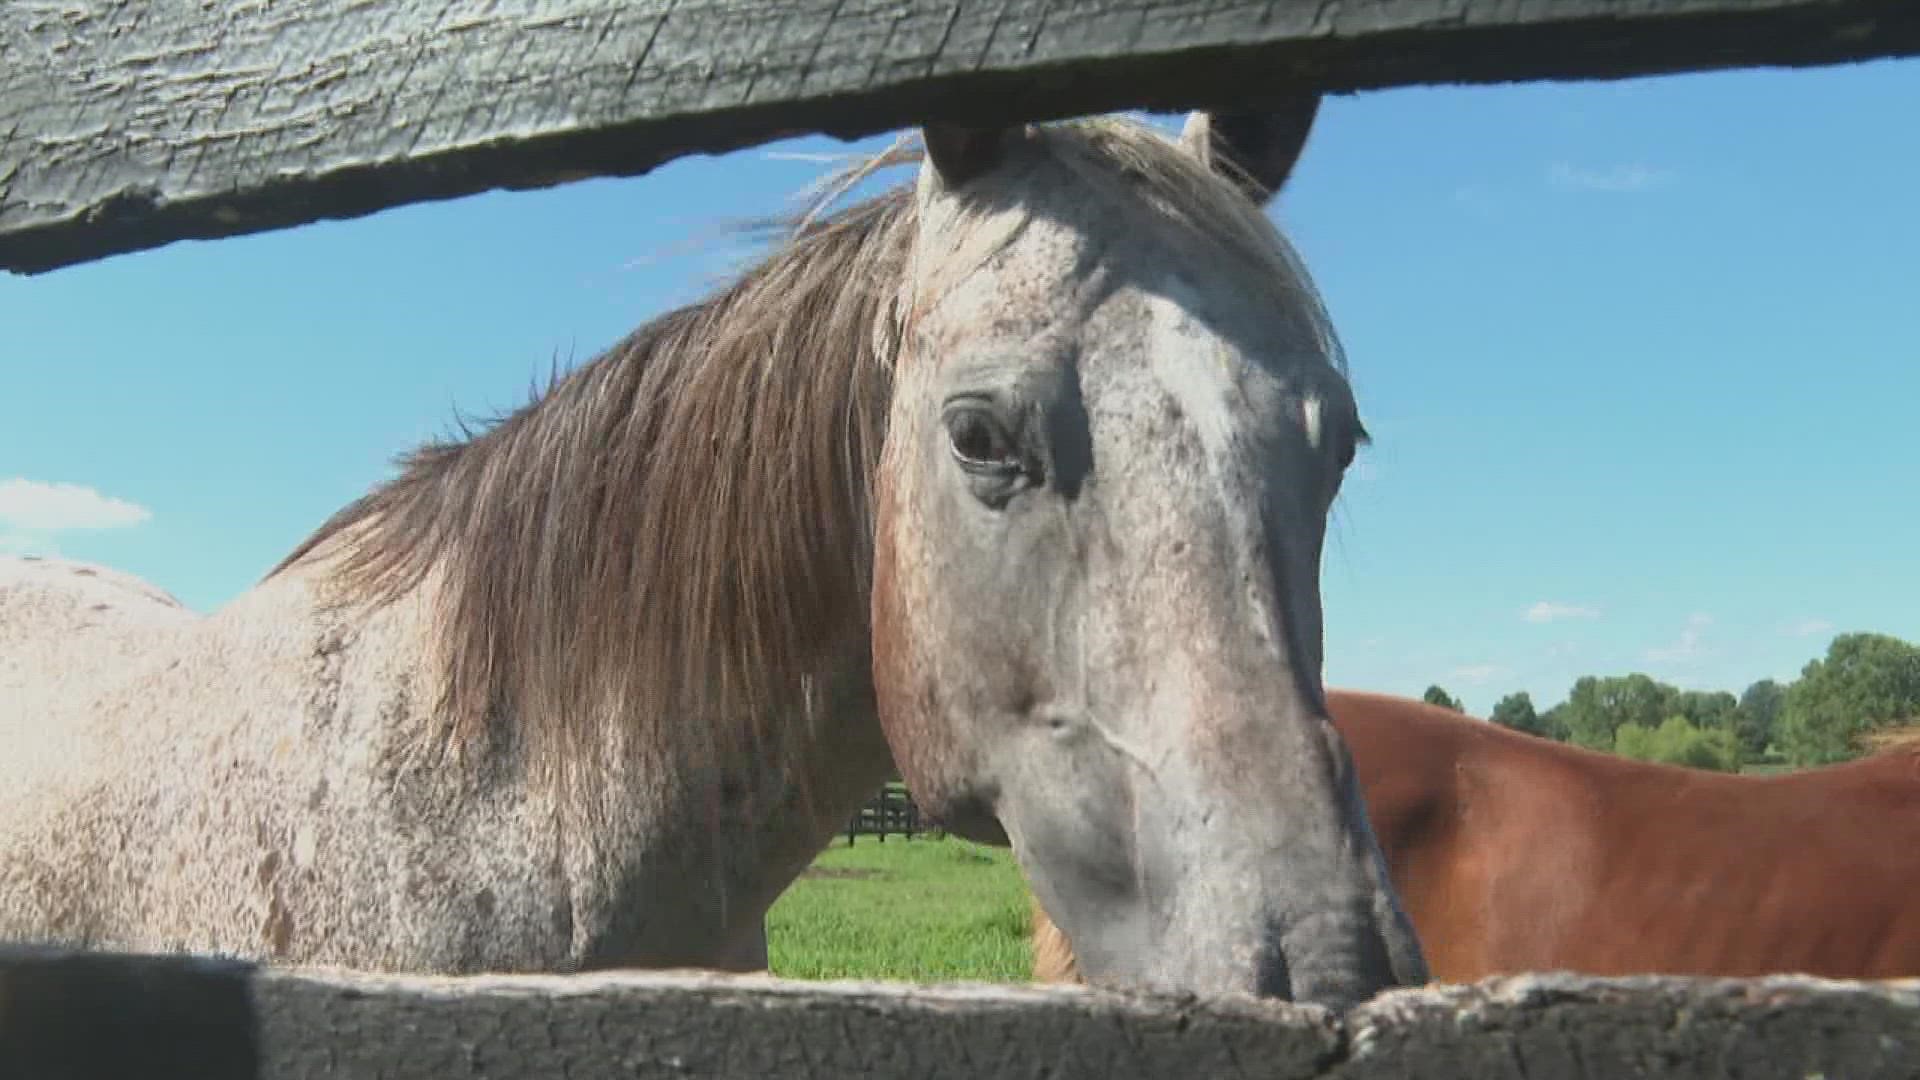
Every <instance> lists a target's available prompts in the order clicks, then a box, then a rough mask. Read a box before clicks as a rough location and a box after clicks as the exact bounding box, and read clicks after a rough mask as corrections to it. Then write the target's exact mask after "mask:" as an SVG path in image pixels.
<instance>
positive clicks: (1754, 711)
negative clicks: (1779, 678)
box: [1733, 679, 1787, 761]
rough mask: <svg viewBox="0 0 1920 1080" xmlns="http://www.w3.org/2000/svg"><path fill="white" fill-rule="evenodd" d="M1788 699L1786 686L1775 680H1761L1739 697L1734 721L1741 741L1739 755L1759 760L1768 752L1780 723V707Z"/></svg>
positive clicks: (1735, 734)
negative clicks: (1768, 745) (1768, 746)
mask: <svg viewBox="0 0 1920 1080" xmlns="http://www.w3.org/2000/svg"><path fill="white" fill-rule="evenodd" d="M1786 699H1787V690H1786V687H1784V686H1781V685H1780V684H1779V683H1777V682H1774V681H1773V680H1772V679H1761V680H1760V681H1759V682H1757V683H1754V684H1753V685H1752V686H1749V687H1747V689H1746V691H1745V692H1744V693H1742V694H1741V695H1740V705H1739V711H1738V714H1737V715H1736V716H1735V717H1734V721H1733V734H1734V737H1735V738H1736V739H1738V740H1740V752H1741V753H1742V754H1744V755H1745V756H1746V758H1747V760H1748V761H1757V760H1759V759H1760V758H1761V757H1764V756H1765V755H1766V752H1767V744H1768V743H1771V742H1772V741H1773V739H1774V734H1773V733H1774V728H1775V727H1776V726H1777V725H1778V723H1779V720H1780V706H1781V705H1782V704H1783V703H1784V702H1785V701H1786Z"/></svg>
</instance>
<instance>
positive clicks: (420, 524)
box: [268, 191, 911, 762]
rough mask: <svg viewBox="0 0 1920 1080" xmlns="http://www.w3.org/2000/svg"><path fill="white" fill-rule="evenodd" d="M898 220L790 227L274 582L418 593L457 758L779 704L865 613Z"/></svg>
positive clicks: (341, 521)
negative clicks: (494, 734)
mask: <svg viewBox="0 0 1920 1080" xmlns="http://www.w3.org/2000/svg"><path fill="white" fill-rule="evenodd" d="M910 206H911V204H910V201H909V198H908V196H907V194H906V193H904V192H899V191H896V192H893V193H890V194H888V195H884V196H882V197H880V198H878V199H874V200H871V201H868V202H864V203H861V204H858V205H855V206H853V207H850V208H848V209H846V210H844V211H841V212H840V213H838V214H836V215H834V216H831V217H827V218H824V219H822V220H819V221H817V222H812V223H808V224H807V225H806V226H805V227H804V228H803V229H801V230H799V232H798V235H796V236H795V237H794V238H793V239H792V241H791V242H790V243H788V244H786V245H784V246H782V247H780V248H778V249H777V250H776V251H775V252H774V253H773V254H772V255H771V256H770V257H768V258H767V259H766V260H765V261H763V262H761V263H760V264H759V265H757V266H755V267H753V268H752V269H750V270H748V271H747V272H746V273H745V274H744V275H743V276H742V277H741V278H740V279H739V280H738V281H737V282H735V283H734V284H733V285H731V286H730V287H728V288H726V289H724V290H723V291H721V292H720V293H719V294H717V295H715V296H713V297H711V298H709V299H707V300H704V301H702V302H700V303H697V304H693V305H690V306H688V307H684V308H681V309H679V310H677V311H673V312H670V313H668V314H666V315H663V316H661V317H659V318H657V319H655V320H653V321H651V322H649V323H647V324H646V325H645V326H642V327H641V328H639V329H638V330H636V331H635V332H634V333H633V334H632V335H630V336H629V337H628V338H627V339H626V340H624V341H622V342H621V343H619V344H618V345H615V346H613V347H612V348H610V349H609V350H607V351H606V352H605V353H603V354H602V355H600V356H599V357H597V358H595V359H594V360H592V361H590V362H588V363H587V364H585V365H583V366H582V367H580V368H579V369H577V370H575V371H573V372H571V373H569V374H567V375H565V376H563V377H560V378H558V379H556V380H554V382H553V384H552V385H551V386H550V387H549V388H548V389H547V390H546V391H545V392H544V393H542V394H541V395H539V397H538V398H537V399H536V400H534V401H532V402H530V403H529V404H527V405H525V406H523V407H521V408H520V409H518V410H517V411H515V412H513V413H511V414H510V415H507V416H505V417H503V418H501V419H500V420H499V421H497V422H496V423H494V424H492V425H491V426H489V427H487V428H486V429H485V430H483V431H481V432H479V433H477V434H474V433H469V432H463V434H464V435H465V437H464V438H462V439H459V440H456V441H446V442H436V443H430V444H428V445H425V446H423V447H421V448H419V449H416V450H414V451H413V452H411V453H409V454H407V455H406V456H405V457H403V458H402V459H401V461H400V474H399V475H398V476H397V477H395V478H394V479H392V480H390V481H388V482H386V483H384V484H382V485H381V486H379V487H378V488H376V489H375V490H374V491H372V492H371V493H369V494H368V495H366V496H365V497H363V498H361V499H359V500H358V501H356V502H354V503H352V504H350V505H348V506H347V507H345V508H343V509H342V510H340V511H339V512H338V513H336V514H335V515H334V516H333V517H332V518H331V519H329V520H328V521H327V522H326V523H325V524H323V525H322V526H321V527H320V528H319V530H318V531H316V532H315V533H314V534H313V535H312V536H311V537H310V538H308V539H307V540H306V541H305V542H304V543H302V544H301V545H300V546H299V547H298V548H297V549H295V550H294V552H293V553H292V554H290V555H289V556H287V558H286V559H285V560H283V561H282V562H281V563H280V565H279V566H277V567H275V568H274V570H273V571H272V572H271V573H270V574H269V575H268V576H270V577H271V576H272V575H273V574H278V573H280V572H282V571H283V570H285V569H287V568H288V567H290V566H292V565H294V564H296V563H298V562H300V561H301V560H303V559H306V558H308V557H309V556H316V555H325V554H331V553H332V552H331V551H330V550H329V549H330V548H333V547H334V546H335V545H330V544H329V541H334V540H338V541H340V543H339V544H338V545H337V548H338V551H337V561H336V562H335V563H334V579H335V581H337V582H338V583H339V584H340V585H342V586H344V587H345V589H346V591H347V593H348V594H349V596H350V597H351V598H353V599H359V600H363V601H371V602H376V603H378V602H388V601H392V600H394V599H395V598H397V597H399V596H401V595H403V594H405V593H407V592H409V591H410V590H412V589H415V588H417V587H419V586H421V585H422V584H426V583H429V582H430V581H435V582H437V583H438V584H439V585H440V596H439V604H438V607H437V611H436V614H437V616H438V619H439V626H440V631H441V634H442V640H443V642H444V643H445V644H444V646H443V648H444V651H445V660H444V663H445V665H446V670H445V673H444V680H445V681H444V685H443V694H444V698H443V701H442V707H443V715H444V717H445V724H446V727H447V730H445V731H443V732H441V733H440V734H441V735H442V737H444V738H446V739H447V740H449V741H450V742H451V743H452V744H453V745H455V746H458V745H461V744H465V743H467V742H470V741H471V740H473V739H474V738H476V737H479V736H481V735H482V734H483V733H484V732H485V730H486V727H487V725H488V723H489V719H490V718H492V717H494V716H497V715H498V713H499V712H500V711H502V710H505V711H509V712H510V713H511V714H512V715H515V716H522V717H527V716H537V717H541V718H542V720H541V722H540V723H538V724H525V725H514V726H515V727H516V728H520V729H521V730H522V731H523V733H524V734H525V735H529V736H535V737H538V736H539V735H540V734H541V733H542V732H545V733H548V734H551V735H553V736H555V737H557V738H560V739H562V740H565V741H569V742H570V741H572V740H573V739H575V738H578V737H579V736H582V735H584V734H586V733H588V732H591V731H596V730H599V724H598V721H599V720H600V719H601V717H600V716H598V715H589V712H592V713H602V714H603V715H604V712H612V711H621V712H637V713H638V714H640V715H649V716H659V717H662V718H663V719H664V718H665V717H668V716H671V715H674V714H675V713H676V712H678V711H683V710H687V709H695V710H700V711H704V712H707V713H709V714H729V713H736V712H744V713H748V714H752V713H757V712H759V711H762V710H764V709H765V708H766V707H767V706H768V705H769V704H784V703H797V701H798V700H799V691H800V690H801V686H800V682H801V679H802V677H803V676H804V675H805V674H806V673H807V672H808V671H809V670H810V667H809V665H810V661H812V660H814V659H815V657H816V656H817V655H818V654H820V653H823V652H826V651H827V650H829V649H830V648H831V647H832V644H833V643H832V642H829V641H825V640H822V635H820V634H818V633H816V632H815V628H817V627H839V626H846V625H850V624H854V625H857V624H860V623H862V622H864V620H865V618H866V613H865V603H866V588H867V580H868V578H869V576H870V571H869V566H870V563H871V555H870V537H869V535H868V532H869V529H868V523H867V518H868V513H867V500H868V483H869V479H870V476H871V473H872V471H873V468H874V464H875V460H876V458H877V455H878V453H879V448H880V444H881V439H882V433H883V429H884V425H885V419H886V409H887V405H888V395H889V379H890V377H891V373H890V371H889V370H888V368H887V366H886V365H885V364H884V363H883V362H882V361H881V358H880V357H878V356H876V354H875V348H874V327H875V325H876V324H877V323H878V322H879V320H880V312H881V304H882V303H884V302H886V301H887V300H888V299H890V296H891V289H892V288H893V287H894V285H895V283H896V282H897V281H898V279H899V277H900V273H901V271H900V269H899V266H898V264H899V262H900V260H901V258H902V255H903V252H904V251H905V248H906V244H907V243H908V241H909V238H910V230H909V229H907V228H906V227H905V226H906V225H907V224H908V223H909V210H910ZM809 509H811V511H812V512H808V511H809ZM587 702H591V703H593V705H594V706H595V707H594V708H592V709H591V710H589V709H588V708H586V707H583V703H587ZM603 711H604V712H603ZM706 726H710V725H706ZM529 751H530V752H533V753H535V754H539V755H540V756H541V757H543V758H544V760H547V761H549V762H553V761H563V760H572V757H571V753H570V748H569V747H566V746H546V747H529ZM541 751H546V752H547V753H546V754H541Z"/></svg>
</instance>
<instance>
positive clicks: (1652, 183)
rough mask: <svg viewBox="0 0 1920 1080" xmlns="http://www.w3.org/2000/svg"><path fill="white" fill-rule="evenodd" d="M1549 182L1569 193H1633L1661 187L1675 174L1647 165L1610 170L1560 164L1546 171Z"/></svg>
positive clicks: (1617, 167)
mask: <svg viewBox="0 0 1920 1080" xmlns="http://www.w3.org/2000/svg"><path fill="white" fill-rule="evenodd" d="M1547 179H1548V180H1549V181H1551V182H1552V183H1553V186H1555V187H1557V188H1561V189H1564V190H1567V191H1600V192H1606V193H1609V194H1631V193H1633V192H1639V191H1651V190H1652V189H1654V188H1656V187H1660V186H1661V185H1663V184H1665V183H1667V182H1668V181H1669V180H1671V179H1673V174H1672V173H1670V172H1668V171H1666V170H1665V169H1656V168H1653V167H1651V166H1647V165H1615V166H1613V167H1612V168H1610V169H1584V168H1581V167H1580V166H1578V165H1569V164H1567V163H1566V162H1564V161H1559V162H1555V163H1554V164H1553V167H1552V168H1550V169H1548V170H1547Z"/></svg>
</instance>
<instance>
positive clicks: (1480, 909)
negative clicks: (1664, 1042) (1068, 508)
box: [1032, 690, 1920, 983]
mask: <svg viewBox="0 0 1920 1080" xmlns="http://www.w3.org/2000/svg"><path fill="white" fill-rule="evenodd" d="M1327 704H1328V705H1329V706H1330V709H1331V712H1332V714H1333V720H1334V724H1335V726H1336V727H1337V728H1339V730H1340V734H1341V735H1342V736H1343V737H1344V738H1345V740H1346V742H1347V745H1348V747H1349V748H1350V749H1351V751H1352V754H1353V761H1354V766H1355V768H1356V770H1357V771H1358V774H1359V779H1360V787H1361V790H1362V792H1363V796H1364V798H1365V800H1366V804H1367V810H1368V815H1369V817H1370V818H1371V819H1372V823H1373V828H1374V832H1375V834H1376V836H1377V837H1378V838H1379V841H1380V845H1381V847H1382V849H1383V850H1384V851H1385V852H1386V856H1387V863H1388V866H1389V869H1390V872H1391V875H1392V879H1393V883H1394V886H1395V887H1396V888H1397V890H1398V892H1399V896H1400V898H1401V899H1402V901H1403V902H1404V903H1405V904H1406V906H1407V910H1408V913H1409V914H1410V915H1411V916H1412V918H1413V924H1414V929H1415V931H1416V932H1417V933H1418V934H1419V935H1420V939H1421V942H1422V944H1423V946H1424V949H1425V955H1426V957H1427V960H1428V963H1429V964H1430V965H1431V972H1432V975H1433V977H1434V978H1435V979H1436V980H1438V981H1442V982H1450V983H1466V982H1475V981H1478V980H1480V979H1484V978H1487V977H1489V976H1494V975H1511V974H1517V973H1520V972H1527V971H1550V970H1563V971H1573V972H1579V973H1583V974H1590V975H1602V976H1605V975H1633V974H1670V975H1702V976H1730V977H1755V976H1761V975H1772V974H1792V973H1799V974H1807V975H1816V976H1825V977H1828V978H1835V979H1882V978H1895V977H1907V976H1914V975H1920V907H1916V906H1915V905H1914V897H1915V896H1920V739H1915V738H1911V737H1909V738H1907V739H1904V740H1901V741H1898V742H1895V743H1893V744H1891V745H1889V746H1886V747H1884V748H1882V749H1881V750H1879V751H1878V752H1876V753H1873V754H1871V755H1869V756H1867V757H1863V758H1860V759H1858V760H1855V761H1851V762H1847V763H1844V764H1839V765H1831V766H1826V767H1822V768H1816V769H1807V770H1803V771H1798V772H1790V773H1783V774H1779V775H1774V776H1744V775H1736V774H1728V773H1716V772H1708V771H1705V770H1697V769H1687V768H1681V767H1678V766H1671V765H1660V764H1650V763H1647V762H1641V761H1634V760H1632V759H1629V758H1623V757H1618V756H1615V755H1612V754H1603V753H1600V752H1597V751H1593V750H1587V749H1584V748H1581V747H1577V746H1570V745H1567V744H1564V743H1559V742H1554V741H1552V740H1550V739H1545V738H1541V737H1539V736H1535V735H1530V734H1526V733H1524V732H1518V731H1514V730H1512V729H1509V728H1505V727H1502V726H1500V725H1497V724H1491V723H1486V722H1484V721H1480V720H1475V719H1472V718H1469V717H1465V716H1462V715H1460V714H1459V713H1456V712H1453V711H1452V710H1450V709H1445V708H1439V707H1436V706H1432V705H1428V704H1425V703H1423V702H1419V701H1412V700H1408V699H1406V698H1400V697H1392V696H1387V695H1382V694H1368V693H1356V692H1353V691H1346V690H1329V691H1328V693H1327ZM1032 944H1033V952H1034V974H1035V977H1036V978H1038V979H1040V980H1041V981H1044V982H1071V981H1075V980H1076V979H1077V978H1078V975H1077V972H1076V970H1075V966H1074V959H1073V951H1072V946H1071V944H1070V941H1069V938H1068V936H1067V935H1066V934H1065V933H1063V932H1062V931H1061V929H1060V928H1059V927H1058V926H1056V925H1054V924H1053V922H1052V921H1050V920H1049V919H1048V918H1047V914H1046V911H1045V909H1044V908H1043V907H1042V906H1040V905H1039V904H1038V903H1037V902H1036V903H1035V905H1034V909H1033V936H1032Z"/></svg>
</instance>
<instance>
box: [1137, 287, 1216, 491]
mask: <svg viewBox="0 0 1920 1080" xmlns="http://www.w3.org/2000/svg"><path fill="white" fill-rule="evenodd" d="M1197 300H1198V297H1197V296H1195V295H1194V294H1193V292H1192V291H1191V290H1189V289H1187V288H1186V286H1185V285H1184V283H1182V282H1181V281H1179V280H1178V279H1174V280H1172V281H1169V282H1167V283H1166V285H1165V287H1164V288H1162V289H1159V290H1156V291H1154V292H1152V293H1149V294H1147V296H1146V305H1147V311H1148V320H1147V355H1148V358H1149V363H1151V365H1152V371H1153V377H1154V379H1155V380H1157V381H1158V382H1159V383H1160V386H1161V388H1162V389H1164V390H1165V391H1166V392H1167V393H1168V395H1170V396H1171V397H1172V398H1173V400H1174V401H1176V402H1178V403H1179V405H1180V411H1181V412H1182V413H1185V414H1186V417H1187V421H1188V423H1191V424H1192V425H1193V427H1194V431H1195V433H1196V434H1198V435H1199V436H1200V445H1201V446H1202V447H1203V448H1204V449H1205V450H1206V452H1207V456H1208V458H1210V459H1211V460H1214V461H1219V460H1221V459H1222V458H1224V457H1225V456H1226V455H1227V453H1228V448H1229V446H1230V444H1231V443H1232V440H1233V422H1234V408H1233V395H1234V394H1235V392H1236V390H1237V376H1236V374H1235V372H1234V368H1233V365H1234V356H1233V354H1232V353H1231V351H1230V350H1229V349H1228V347H1227V344H1226V342H1224V341H1221V340H1220V338H1219V337H1218V336H1217V335H1215V334H1214V333H1212V332H1211V331H1209V330H1208V329H1207V328H1206V327H1205V326H1203V325H1201V323H1200V321H1199V320H1197V319H1195V318H1194V317H1193V315H1192V312H1191V311H1190V308H1191V306H1192V305H1193V304H1194V302H1195V301H1197Z"/></svg>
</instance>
